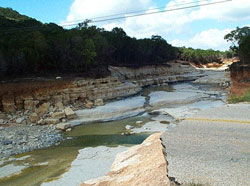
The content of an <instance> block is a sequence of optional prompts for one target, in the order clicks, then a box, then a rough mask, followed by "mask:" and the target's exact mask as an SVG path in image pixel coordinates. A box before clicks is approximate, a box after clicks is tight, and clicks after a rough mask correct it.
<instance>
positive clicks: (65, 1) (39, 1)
mask: <svg viewBox="0 0 250 186" xmlns="http://www.w3.org/2000/svg"><path fill="white" fill-rule="evenodd" d="M72 3H73V0H0V6H1V7H10V8H12V9H14V10H17V11H18V12H20V13H21V14H25V15H28V16H30V17H33V18H36V19H38V20H40V21H42V22H56V23H60V22H61V21H63V20H65V18H66V17H67V15H68V13H69V9H70V6H71V4H72Z"/></svg>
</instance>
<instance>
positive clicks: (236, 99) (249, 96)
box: [228, 89, 250, 103]
mask: <svg viewBox="0 0 250 186" xmlns="http://www.w3.org/2000/svg"><path fill="white" fill-rule="evenodd" d="M228 102H229V103H240V102H250V89H248V90H247V91H246V92H245V93H244V94H243V95H242V96H238V95H231V96H230V97H229V99H228Z"/></svg>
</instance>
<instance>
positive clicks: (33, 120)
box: [29, 113, 39, 123]
mask: <svg viewBox="0 0 250 186" xmlns="http://www.w3.org/2000/svg"><path fill="white" fill-rule="evenodd" d="M29 120H30V122H31V123H36V122H37V121H38V120H39V116H38V114H37V113H32V114H31V115H30V116H29Z"/></svg>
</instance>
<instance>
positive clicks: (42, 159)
mask: <svg viewBox="0 0 250 186" xmlns="http://www.w3.org/2000/svg"><path fill="white" fill-rule="evenodd" d="M185 86H187V87H186V88H185ZM188 86H190V85H189V84H187V83H185V84H183V85H178V86H175V85H173V86H168V85H164V86H152V87H148V88H145V89H144V91H143V92H142V96H145V97H146V102H145V105H144V106H145V107H148V106H149V105H148V104H147V101H149V100H148V99H149V96H148V95H149V94H151V93H154V92H159V91H165V92H173V91H181V90H180V88H181V87H184V90H187V89H189V87H188ZM173 87H174V88H173ZM195 87H197V86H193V88H195ZM202 88H204V87H202ZM206 88H207V87H205V88H204V89H206ZM175 89H176V90H175ZM195 89H199V90H201V87H199V88H195ZM200 105H204V107H206V106H205V105H207V106H208V107H209V106H210V105H208V103H207V102H200V103H196V104H193V105H192V106H193V107H198V106H200ZM190 106H191V105H190ZM146 110H148V111H150V108H149V109H146ZM162 118H164V120H165V119H166V118H169V121H171V120H172V118H171V117H169V116H167V115H162V116H157V115H156V116H155V115H148V114H143V115H141V116H136V117H131V118H127V119H123V120H118V121H111V122H97V123H91V124H84V125H80V126H77V127H75V128H74V129H73V130H72V131H71V132H68V133H66V134H64V135H65V139H67V140H65V141H63V142H61V143H60V145H58V146H54V147H50V148H46V149H40V150H35V151H32V152H29V153H25V154H21V155H18V156H15V158H18V157H22V156H27V155H29V157H28V158H27V159H24V160H15V159H14V160H13V159H12V160H11V159H10V160H7V161H8V162H6V161H5V163H3V164H2V162H1V164H0V169H1V167H3V166H5V165H7V164H12V163H13V164H14V165H17V166H18V165H19V166H24V165H25V166H26V167H28V168H26V169H24V170H23V171H22V173H21V174H18V175H15V176H13V175H12V176H11V177H7V178H3V179H0V185H1V186H7V185H8V186H20V185H25V186H26V185H41V184H42V183H43V182H48V181H52V180H56V179H58V178H59V177H60V176H61V175H62V174H63V173H65V172H66V171H67V170H69V168H70V166H71V163H72V162H73V161H74V160H75V159H76V157H77V155H78V152H79V150H80V149H84V148H86V147H99V146H108V147H117V146H132V145H135V144H140V143H142V142H143V141H144V139H146V138H147V137H148V136H149V135H150V134H151V132H148V133H145V132H144V133H138V134H134V135H130V136H125V135H121V134H122V133H124V132H126V131H127V130H126V129H125V126H126V125H131V126H134V127H142V126H143V125H144V124H145V123H147V122H149V121H153V120H159V121H161V120H162ZM136 121H142V124H136ZM145 126H146V125H145ZM144 131H145V130H144ZM142 132H143V130H142Z"/></svg>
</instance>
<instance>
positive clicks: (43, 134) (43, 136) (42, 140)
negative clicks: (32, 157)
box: [0, 125, 63, 159]
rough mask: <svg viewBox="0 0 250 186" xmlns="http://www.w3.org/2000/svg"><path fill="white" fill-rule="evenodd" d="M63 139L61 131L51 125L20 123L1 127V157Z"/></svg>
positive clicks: (46, 145) (42, 146)
mask: <svg viewBox="0 0 250 186" xmlns="http://www.w3.org/2000/svg"><path fill="white" fill-rule="evenodd" d="M62 139H63V138H62V136H61V134H60V133H59V131H57V130H56V129H55V127H51V126H40V125H35V126H31V125H18V126H11V127H1V130H0V159H1V158H5V157H9V156H11V155H15V154H20V153H24V152H28V151H32V150H35V149H39V148H45V147H49V146H52V145H55V144H56V143H58V142H60V141H61V140H62Z"/></svg>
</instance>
